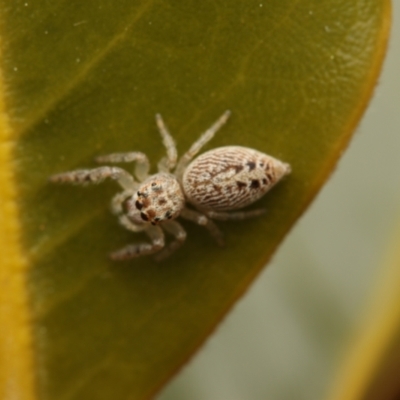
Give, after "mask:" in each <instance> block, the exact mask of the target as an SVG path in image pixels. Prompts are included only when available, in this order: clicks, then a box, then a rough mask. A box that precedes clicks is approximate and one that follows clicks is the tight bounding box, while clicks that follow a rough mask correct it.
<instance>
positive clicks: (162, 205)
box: [132, 172, 185, 225]
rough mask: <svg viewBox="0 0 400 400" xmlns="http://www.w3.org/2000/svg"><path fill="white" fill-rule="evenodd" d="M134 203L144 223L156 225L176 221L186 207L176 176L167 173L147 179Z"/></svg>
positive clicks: (134, 198) (138, 191) (135, 196)
mask: <svg viewBox="0 0 400 400" xmlns="http://www.w3.org/2000/svg"><path fill="white" fill-rule="evenodd" d="M132 201H133V202H134V206H135V208H136V210H139V211H140V217H141V218H142V220H143V221H148V222H150V223H151V224H153V225H156V224H158V223H160V222H162V221H165V220H169V219H175V218H177V217H178V216H179V213H180V212H181V210H182V209H183V208H184V206H185V196H184V195H183V192H182V188H181V185H180V184H179V182H178V180H177V179H176V177H175V176H173V175H171V174H167V173H165V172H162V173H159V174H156V175H153V176H151V177H150V178H148V179H146V180H145V181H144V182H143V183H142V184H141V185H140V186H139V189H138V190H137V192H136V193H135V194H134V196H133V199H132Z"/></svg>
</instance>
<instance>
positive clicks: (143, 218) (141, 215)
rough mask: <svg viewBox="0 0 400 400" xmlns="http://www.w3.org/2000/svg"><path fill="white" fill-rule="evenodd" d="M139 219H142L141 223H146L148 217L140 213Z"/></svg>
mask: <svg viewBox="0 0 400 400" xmlns="http://www.w3.org/2000/svg"><path fill="white" fill-rule="evenodd" d="M140 218H142V220H143V221H148V220H149V217H148V216H147V215H146V214H145V213H143V212H142V213H140Z"/></svg>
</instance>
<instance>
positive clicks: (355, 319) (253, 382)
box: [158, 1, 400, 400]
mask: <svg viewBox="0 0 400 400" xmlns="http://www.w3.org/2000/svg"><path fill="white" fill-rule="evenodd" d="M399 21H400V3H399V2H396V1H394V2H393V28H392V34H391V40H390V42H389V48H388V52H387V57H386V61H385V63H384V67H383V73H382V75H381V78H380V80H379V83H378V86H377V87H376V90H375V95H374V97H373V99H372V101H371V103H370V105H369V108H368V109H367V112H366V114H365V115H364V118H363V119H362V121H361V124H360V125H359V127H358V129H357V132H356V134H355V136H354V138H353V139H352V142H351V143H350V146H349V148H348V150H347V151H346V153H345V154H344V156H343V157H342V159H341V160H340V162H339V164H338V166H337V169H336V171H335V173H334V174H333V175H332V177H331V179H330V180H329V182H328V183H327V184H326V186H325V187H324V188H323V190H322V191H321V192H320V194H319V196H318V198H317V199H316V200H315V201H314V203H313V204H312V205H311V207H310V208H309V210H308V211H307V212H306V214H305V215H304V216H303V217H302V219H301V220H300V221H299V222H298V223H297V225H296V226H295V227H294V229H293V230H292V232H291V234H290V235H289V236H288V237H287V238H286V240H285V242H284V243H283V244H282V246H281V247H280V249H279V251H278V252H277V253H276V254H275V257H274V258H273V260H272V262H271V263H270V265H269V266H268V268H266V269H265V270H264V271H263V273H262V274H261V275H260V276H259V278H258V279H257V280H256V282H255V284H254V285H253V286H252V287H251V288H250V290H249V291H248V293H247V294H246V295H245V296H244V297H243V298H242V300H241V301H239V303H238V304H237V305H236V306H235V308H234V310H233V311H232V312H231V313H230V314H229V315H228V316H227V318H226V319H225V320H224V322H223V323H222V324H221V325H220V326H219V328H218V329H217V331H216V332H215V334H214V335H212V336H211V338H210V339H209V340H208V341H207V342H206V344H205V345H204V347H203V348H202V349H201V350H200V352H199V353H198V354H196V355H195V357H194V358H193V360H192V361H191V362H190V363H189V364H188V365H187V366H186V367H185V368H184V369H183V370H182V371H181V373H180V374H179V375H178V376H177V377H176V378H175V379H174V380H173V381H172V382H171V383H170V384H169V385H168V386H167V388H166V389H165V390H164V391H163V392H162V393H161V395H160V396H159V397H158V400H181V399H182V400H183V399H184V400H187V399H190V400H244V399H246V400H261V399H268V400H294V399H296V400H301V399H304V400H321V399H326V398H327V394H328V393H329V392H330V391H331V390H332V386H333V385H334V383H335V379H336V378H337V374H338V371H339V370H340V369H341V368H342V366H343V362H344V360H345V358H346V352H348V348H349V343H350V342H351V341H352V340H354V337H355V335H356V332H357V330H358V329H360V325H361V324H362V322H363V321H364V320H365V318H366V315H367V314H368V312H369V309H370V306H371V303H372V302H373V301H374V298H373V296H374V294H375V291H376V288H377V286H378V284H379V283H380V280H381V279H382V275H383V274H384V273H385V267H387V265H386V264H385V261H386V259H387V253H388V252H389V251H390V245H391V244H392V243H393V241H394V235H395V232H396V228H397V227H398V226H399V225H400V79H399V71H400V23H399ZM399 245H400V244H399ZM399 289H400V288H399Z"/></svg>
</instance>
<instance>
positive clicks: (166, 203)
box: [50, 111, 290, 260]
mask: <svg viewBox="0 0 400 400" xmlns="http://www.w3.org/2000/svg"><path fill="white" fill-rule="evenodd" d="M229 115H230V112H229V111H226V112H225V113H224V114H223V115H222V116H221V117H220V118H219V119H218V120H217V121H216V122H215V123H214V124H213V125H212V126H211V127H210V128H209V129H208V130H207V131H206V132H204V134H203V135H201V136H200V138H199V139H198V140H197V141H196V142H195V143H194V144H193V145H192V146H191V147H190V149H189V150H188V151H187V152H186V153H185V154H184V155H183V156H182V157H181V158H180V160H179V162H177V151H176V146H175V143H174V140H173V139H172V137H171V135H170V134H169V132H168V130H167V128H166V126H165V124H164V121H163V120H162V118H161V115H159V114H157V115H156V122H157V125H158V128H159V130H160V133H161V136H162V139H163V143H164V145H165V147H166V149H167V156H166V157H165V158H163V159H162V160H161V161H160V162H159V164H158V170H159V172H158V173H157V174H154V175H149V169H150V163H149V161H148V159H147V156H146V155H145V154H143V153H140V152H129V153H114V154H110V155H106V156H101V157H98V158H97V161H98V162H108V163H122V162H135V163H136V165H135V171H134V175H135V177H134V176H132V175H131V174H129V173H128V172H127V171H125V170H124V169H122V168H119V167H110V166H104V167H99V168H94V169H83V170H75V171H70V172H64V173H61V174H57V175H53V176H52V177H50V180H51V181H52V182H70V183H76V184H87V183H99V182H102V181H103V180H105V179H106V178H111V179H114V180H116V181H117V182H118V183H119V184H120V186H121V187H122V188H123V189H124V190H123V191H122V192H120V193H118V194H117V195H115V196H114V198H113V200H112V203H111V209H112V211H113V213H114V214H116V215H117V216H118V218H119V221H120V223H121V224H122V225H123V226H124V227H125V228H126V229H129V230H130V231H133V232H141V231H143V232H145V233H146V234H147V235H148V236H149V238H150V241H151V242H150V243H147V242H143V243H137V244H131V245H128V246H125V247H123V248H122V249H121V250H118V251H116V252H114V253H112V254H111V258H112V259H114V260H126V259H131V258H135V257H139V256H142V255H146V254H155V253H157V254H156V259H158V260H160V259H163V258H165V257H167V256H169V255H170V254H171V253H172V252H173V251H174V250H176V249H177V248H178V247H180V246H181V245H182V243H183V242H184V241H185V239H186V232H185V230H184V229H183V227H182V226H181V224H180V223H179V222H177V221H176V218H178V217H182V218H185V219H187V220H190V221H192V222H195V223H197V224H199V225H202V226H204V227H205V228H206V229H208V231H209V232H210V234H211V235H212V236H213V237H214V239H215V240H216V241H217V243H218V244H220V245H221V244H223V236H222V233H221V231H220V230H219V228H218V227H217V226H216V225H215V223H214V222H213V219H219V220H230V219H233V220H239V219H245V218H249V217H255V216H259V215H261V214H262V213H263V212H264V210H262V209H258V210H251V211H236V210H240V209H241V208H243V207H246V206H248V205H250V204H252V203H253V202H254V201H256V200H258V199H259V198H260V197H262V196H263V195H264V194H265V193H266V192H268V191H269V190H270V189H271V188H272V187H273V186H274V185H275V184H276V183H277V182H278V181H279V180H280V179H281V178H282V177H283V176H285V175H287V174H289V173H290V166H289V164H286V163H283V162H281V161H279V160H277V159H276V158H273V157H271V156H269V155H267V154H264V153H261V152H259V151H257V150H254V149H249V148H247V147H242V146H226V147H220V148H217V149H213V150H210V151H208V152H206V153H204V154H202V155H201V156H199V157H197V158H196V159H194V160H193V158H194V156H195V155H196V154H197V153H198V152H199V151H200V149H201V148H202V147H203V146H204V145H205V144H206V143H207V142H208V141H209V140H210V139H212V137H213V136H214V134H215V132H217V130H218V129H219V128H220V127H221V126H222V125H223V124H225V122H226V121H227V119H228V117H229ZM187 204H190V205H191V206H192V208H189V207H187ZM232 211H233V212H232ZM164 231H166V232H168V233H170V234H172V235H173V236H174V237H175V240H174V241H172V242H171V243H170V244H169V245H168V246H165V239H164Z"/></svg>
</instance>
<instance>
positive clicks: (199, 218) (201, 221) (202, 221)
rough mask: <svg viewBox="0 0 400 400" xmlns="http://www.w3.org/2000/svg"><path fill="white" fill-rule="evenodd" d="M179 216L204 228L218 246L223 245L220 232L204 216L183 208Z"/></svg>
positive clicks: (222, 237)
mask: <svg viewBox="0 0 400 400" xmlns="http://www.w3.org/2000/svg"><path fill="white" fill-rule="evenodd" d="M180 216H181V217H182V218H185V219H187V220H188V221H192V222H194V223H196V224H198V225H201V226H204V227H205V228H206V229H208V231H209V232H210V234H211V236H212V237H213V238H214V239H215V241H216V242H217V243H218V244H219V245H220V246H223V245H224V236H223V234H222V232H221V231H220V230H219V228H218V226H217V225H216V224H215V223H214V222H213V221H212V220H211V219H210V218H208V217H207V216H206V215H204V214H202V213H201V212H199V211H194V210H190V209H189V208H184V209H183V210H182V211H181V213H180Z"/></svg>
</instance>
